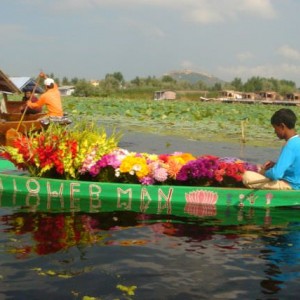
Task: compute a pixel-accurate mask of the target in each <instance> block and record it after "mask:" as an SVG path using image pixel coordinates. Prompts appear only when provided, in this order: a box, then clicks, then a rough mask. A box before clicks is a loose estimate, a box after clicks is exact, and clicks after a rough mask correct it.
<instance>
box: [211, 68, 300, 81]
mask: <svg viewBox="0 0 300 300" xmlns="http://www.w3.org/2000/svg"><path fill="white" fill-rule="evenodd" d="M216 72H217V73H218V76H220V77H221V78H224V79H225V80H229V81H230V80H232V79H233V78H235V77H239V78H242V79H244V80H246V79H248V78H251V77H254V76H259V77H266V78H271V77H273V78H276V79H287V80H293V81H297V80H298V81H297V83H298V84H299V83H300V65H295V64H286V63H282V64H278V65H256V66H253V67H249V66H243V65H238V66H232V67H226V66H223V67H219V68H218V69H217V71H216Z"/></svg>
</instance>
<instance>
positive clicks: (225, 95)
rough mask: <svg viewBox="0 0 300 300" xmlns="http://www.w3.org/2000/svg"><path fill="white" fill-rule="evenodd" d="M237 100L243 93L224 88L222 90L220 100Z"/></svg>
mask: <svg viewBox="0 0 300 300" xmlns="http://www.w3.org/2000/svg"><path fill="white" fill-rule="evenodd" d="M222 99H225V100H237V99H242V95H241V93H240V92H236V91H230V90H224V91H221V92H220V100H222Z"/></svg>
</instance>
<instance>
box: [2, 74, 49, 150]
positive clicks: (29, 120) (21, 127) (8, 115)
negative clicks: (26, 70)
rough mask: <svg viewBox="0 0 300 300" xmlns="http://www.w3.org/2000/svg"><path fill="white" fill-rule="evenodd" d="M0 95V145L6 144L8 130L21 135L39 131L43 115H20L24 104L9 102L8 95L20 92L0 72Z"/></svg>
mask: <svg viewBox="0 0 300 300" xmlns="http://www.w3.org/2000/svg"><path fill="white" fill-rule="evenodd" d="M0 93H2V99H0V101H1V106H0V141H1V144H5V142H6V133H7V131H8V130H9V129H15V130H17V131H18V132H20V133H22V134H26V133H27V132H29V131H30V130H40V129H41V128H42V124H41V123H40V119H41V118H43V117H44V116H45V115H46V114H45V113H37V114H25V115H23V114H22V113H21V109H22V107H23V106H24V102H22V101H15V100H9V99H8V95H11V94H20V93H21V91H20V90H19V88H18V87H17V86H15V85H14V83H13V82H12V81H10V79H9V78H8V77H7V76H6V75H5V74H4V73H3V72H1V71H0Z"/></svg>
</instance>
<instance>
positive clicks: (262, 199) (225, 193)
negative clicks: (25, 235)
mask: <svg viewBox="0 0 300 300" xmlns="http://www.w3.org/2000/svg"><path fill="white" fill-rule="evenodd" d="M299 205H300V192H299V191H271V190H250V189H245V188H217V187H202V186H167V185H140V184H124V183H120V184H118V183H107V182H90V181H76V180H58V179H50V178H40V177H30V176H28V174H27V172H21V171H18V170H17V169H16V168H15V166H14V165H13V164H12V163H11V162H9V161H7V160H0V207H5V206H7V207H29V208H30V209H33V210H38V211H49V212H53V211H68V212H70V211H71V212H76V211H84V212H102V211H115V210H124V211H136V212H141V213H156V214H179V215H182V214H187V215H190V216H214V215H216V214H217V208H218V209H227V208H239V209H240V208H245V209H246V208H264V209H266V208H267V209H269V208H274V207H286V206H289V207H292V206H299Z"/></svg>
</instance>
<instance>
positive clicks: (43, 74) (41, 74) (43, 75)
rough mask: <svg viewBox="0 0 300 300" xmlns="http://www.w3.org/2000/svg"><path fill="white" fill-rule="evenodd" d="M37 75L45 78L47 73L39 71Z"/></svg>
mask: <svg viewBox="0 0 300 300" xmlns="http://www.w3.org/2000/svg"><path fill="white" fill-rule="evenodd" d="M39 76H40V77H41V78H44V79H46V78H47V75H46V74H45V73H44V72H40V74H39Z"/></svg>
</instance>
